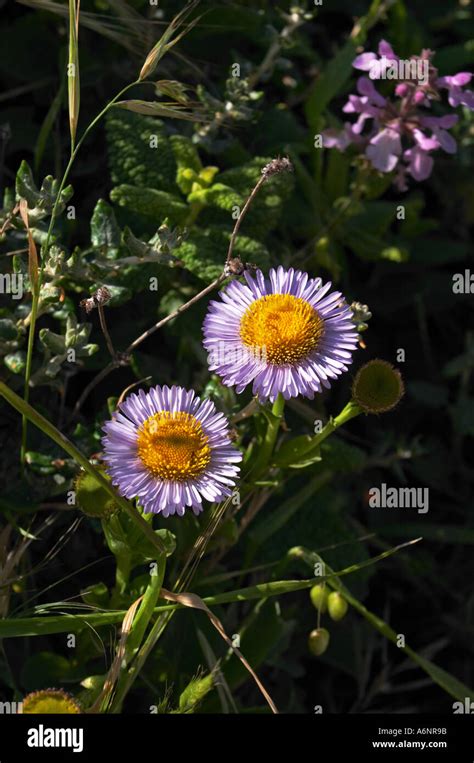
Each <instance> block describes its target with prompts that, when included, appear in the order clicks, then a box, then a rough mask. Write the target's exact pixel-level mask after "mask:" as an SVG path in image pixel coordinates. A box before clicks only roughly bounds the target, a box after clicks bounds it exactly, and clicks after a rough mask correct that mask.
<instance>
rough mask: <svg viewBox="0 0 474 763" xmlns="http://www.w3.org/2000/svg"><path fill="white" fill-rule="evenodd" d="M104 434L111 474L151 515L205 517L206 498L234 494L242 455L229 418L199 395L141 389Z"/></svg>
mask: <svg viewBox="0 0 474 763" xmlns="http://www.w3.org/2000/svg"><path fill="white" fill-rule="evenodd" d="M103 429H104V431H105V433H106V435H105V437H104V438H103V439H102V443H103V446H104V461H105V463H106V471H107V473H108V474H109V475H110V478H111V480H112V483H113V484H114V485H116V486H117V488H118V490H119V492H120V494H121V495H123V496H125V498H138V500H139V503H140V505H141V506H143V509H144V511H145V513H147V514H148V513H154V514H158V513H161V514H163V516H164V517H168V516H170V515H171V514H179V516H183V514H184V512H185V509H186V506H189V507H191V508H192V510H193V512H194V513H195V514H199V513H200V512H201V511H202V499H203V498H205V499H206V500H208V501H221V500H223V499H224V498H227V497H228V496H229V495H231V492H232V488H233V487H234V485H235V478H236V477H237V475H238V472H239V467H238V466H236V464H237V463H238V462H239V461H241V460H242V454H241V453H240V452H239V451H238V450H237V449H236V448H235V447H234V446H233V445H232V444H231V441H230V437H229V427H228V422H227V419H226V418H225V416H224V415H223V414H222V413H219V412H218V411H217V410H216V407H215V405H214V403H213V402H212V401H211V400H204V401H201V399H200V398H199V397H197V396H196V393H195V392H194V390H189V391H188V390H186V389H184V388H183V387H171V388H169V387H167V386H164V387H154V388H153V389H150V390H149V391H148V392H146V393H145V392H144V391H143V390H140V391H139V393H138V394H135V393H134V394H131V395H129V397H128V398H127V399H126V400H125V401H124V402H123V403H121V404H120V412H119V413H115V414H114V416H113V418H112V420H111V421H108V422H107V423H106V424H104V427H103Z"/></svg>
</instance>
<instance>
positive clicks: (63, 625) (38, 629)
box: [0, 538, 420, 672]
mask: <svg viewBox="0 0 474 763" xmlns="http://www.w3.org/2000/svg"><path fill="white" fill-rule="evenodd" d="M419 540H420V539H419V538H418V539H416V540H414V541H409V542H408V543H401V544H400V545H399V546H394V547H393V548H391V549H389V550H387V551H384V552H383V553H381V554H378V555H377V556H373V557H372V558H370V559H367V560H365V561H363V562H359V563H357V564H353V565H351V566H350V567H345V568H344V569H343V570H339V571H337V572H333V571H332V570H331V571H330V572H329V574H327V575H318V576H317V577H312V578H309V579H306V580H275V581H270V582H266V583H258V584H257V585H253V586H248V587H247V588H239V589H237V590H235V591H225V592H224V593H219V594H216V595H215V596H206V597H203V598H202V601H203V602H204V603H205V604H207V605H208V606H209V607H213V606H217V605H220V604H231V603H234V602H242V601H252V600H254V599H264V598H268V597H269V596H282V595H283V594H285V593H294V592H295V591H304V590H306V589H307V588H312V587H313V586H314V585H315V584H316V583H324V582H332V581H334V586H333V587H337V584H338V578H341V577H344V576H345V575H350V574H352V573H354V572H358V571H359V570H361V569H364V568H366V567H370V566H372V565H373V564H376V563H377V562H379V561H381V560H382V559H386V558H388V557H390V556H392V555H393V554H396V553H398V552H399V551H401V550H402V549H404V548H408V547H409V546H412V545H413V544H414V543H416V542H418V541H419ZM311 553H312V554H313V555H314V556H315V557H316V555H315V554H314V552H307V551H306V549H303V548H301V547H300V546H298V547H296V548H294V549H291V550H290V552H289V556H290V558H293V559H301V560H302V561H306V560H307V558H309V555H310V554H311ZM315 561H318V562H319V561H321V560H320V557H319V556H318V557H317V559H316V558H315ZM313 566H314V562H313ZM326 569H328V567H327V565H326ZM344 595H346V592H345V591H344ZM183 608H185V607H184V605H183V604H165V605H162V606H159V607H155V608H154V610H153V612H154V614H155V615H158V616H159V617H158V620H157V621H156V623H155V625H154V626H153V629H152V631H150V634H149V636H148V638H147V641H150V642H151V641H152V640H153V639H152V638H151V637H152V632H153V631H155V640H156V632H157V631H158V630H160V628H161V627H162V623H160V621H162V620H163V619H164V618H163V616H164V615H166V616H169V615H170V614H171V613H174V612H176V611H177V610H179V609H183ZM125 615H126V611H125V610H115V611H113V612H100V613H95V612H92V613H88V614H81V615H75V614H70V613H69V614H61V615H47V616H44V617H25V618H9V619H8V618H5V619H4V620H0V638H12V637H17V636H43V635H49V634H53V633H65V632H68V631H69V630H70V631H71V632H77V631H79V630H82V629H83V628H87V627H89V628H90V627H94V628H98V627H100V626H103V625H113V624H114V623H119V622H122V620H123V618H124V617H125ZM166 619H167V618H166ZM145 643H146V642H145ZM144 646H145V644H144ZM142 649H143V647H142ZM137 672H138V671H137Z"/></svg>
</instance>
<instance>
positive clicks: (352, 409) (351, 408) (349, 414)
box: [311, 400, 362, 450]
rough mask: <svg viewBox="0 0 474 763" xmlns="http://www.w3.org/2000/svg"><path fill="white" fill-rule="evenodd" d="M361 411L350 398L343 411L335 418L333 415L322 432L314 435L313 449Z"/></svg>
mask: <svg viewBox="0 0 474 763" xmlns="http://www.w3.org/2000/svg"><path fill="white" fill-rule="evenodd" d="M359 413H362V408H361V407H360V406H359V405H357V403H355V402H354V401H353V400H350V401H349V402H348V403H347V405H346V406H345V407H344V408H343V409H342V411H341V412H340V413H339V414H338V415H337V416H336V418H334V419H333V418H332V417H331V418H330V419H329V421H328V422H327V424H326V425H325V426H324V427H323V429H322V430H321V432H320V433H319V434H318V435H316V437H313V439H312V440H311V450H313V449H314V448H317V447H318V446H319V445H320V444H321V443H322V442H324V440H326V438H327V437H329V435H330V434H332V433H333V432H335V430H336V429H338V428H339V427H340V426H342V425H343V424H345V423H346V422H347V421H350V420H351V419H353V418H354V417H355V416H358V415H359Z"/></svg>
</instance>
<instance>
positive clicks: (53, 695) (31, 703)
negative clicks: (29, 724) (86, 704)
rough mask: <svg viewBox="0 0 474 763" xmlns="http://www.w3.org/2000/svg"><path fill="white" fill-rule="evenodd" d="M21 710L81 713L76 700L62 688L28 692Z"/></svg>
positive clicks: (36, 712) (24, 711) (27, 711)
mask: <svg viewBox="0 0 474 763" xmlns="http://www.w3.org/2000/svg"><path fill="white" fill-rule="evenodd" d="M22 706H23V708H22V712H23V713H32V714H39V713H40V714H43V713H48V714H49V713H51V714H55V713H61V714H62V713H72V714H77V713H81V712H82V710H81V708H80V705H79V704H78V703H77V702H76V700H75V699H74V698H73V697H71V696H70V695H69V694H66V692H65V691H62V689H41V691H34V692H32V693H31V694H28V695H27V696H26V697H25V698H24V700H23V702H22Z"/></svg>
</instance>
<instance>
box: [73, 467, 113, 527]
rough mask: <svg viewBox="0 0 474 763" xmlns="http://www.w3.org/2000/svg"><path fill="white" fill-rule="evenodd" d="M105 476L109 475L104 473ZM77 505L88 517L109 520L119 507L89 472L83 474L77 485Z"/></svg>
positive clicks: (77, 480) (80, 475) (77, 479)
mask: <svg viewBox="0 0 474 763" xmlns="http://www.w3.org/2000/svg"><path fill="white" fill-rule="evenodd" d="M102 473H103V476H104V477H106V479H107V475H106V474H105V472H102ZM74 487H75V490H76V501H77V505H78V506H79V508H80V509H81V511H83V512H84V514H87V516H88V517H97V518H98V519H108V518H109V517H111V516H112V515H113V514H115V513H116V512H117V511H118V510H119V507H118V506H117V504H116V503H115V501H114V499H113V498H112V497H111V496H110V495H109V493H108V492H107V491H106V490H105V488H103V487H102V485H101V484H100V483H99V482H97V480H96V479H95V478H94V477H92V476H91V475H90V474H88V472H81V473H80V474H79V476H78V477H77V478H76V483H75V486H74Z"/></svg>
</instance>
